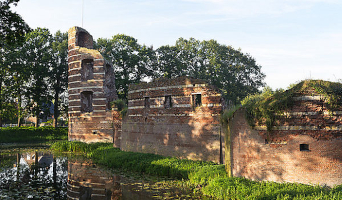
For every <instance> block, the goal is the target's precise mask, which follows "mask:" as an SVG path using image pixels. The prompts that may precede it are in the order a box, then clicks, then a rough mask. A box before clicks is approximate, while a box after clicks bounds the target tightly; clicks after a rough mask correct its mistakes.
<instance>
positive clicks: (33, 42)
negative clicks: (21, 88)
mask: <svg viewBox="0 0 342 200" xmlns="http://www.w3.org/2000/svg"><path fill="white" fill-rule="evenodd" d="M51 43H52V36H51V34H50V32H49V30H47V29H42V28H37V29H35V30H34V31H32V32H30V33H28V34H27V35H26V41H25V42H24V44H23V46H22V47H21V53H22V55H23V56H24V58H25V60H24V63H23V64H24V65H26V66H27V67H28V71H27V73H28V75H29V77H30V80H29V82H28V83H27V85H28V87H27V92H26V94H25V97H26V99H27V101H28V107H29V109H30V111H31V113H32V114H33V115H34V116H36V118H37V120H36V127H37V126H38V122H39V118H40V115H41V114H42V113H43V111H44V110H45V111H46V110H47V109H46V107H47V106H49V101H50V100H51V93H50V92H49V85H48V81H49V75H50V74H49V69H50V67H52V63H51V62H52V55H53V50H52V47H51ZM44 107H45V108H44Z"/></svg>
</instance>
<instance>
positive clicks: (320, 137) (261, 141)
mask: <svg viewBox="0 0 342 200" xmlns="http://www.w3.org/2000/svg"><path fill="white" fill-rule="evenodd" d="M302 103H303V102H302ZM298 108H301V107H300V106H299V107H298ZM294 109H296V108H294ZM292 111H298V110H292ZM298 123H299V124H300V123H302V122H300V121H298V122H296V123H295V122H293V124H295V125H298ZM314 124H315V123H314ZM316 125H317V124H316ZM230 128H231V147H230V148H231V152H232V154H231V163H232V174H233V176H242V177H246V178H248V179H252V180H267V181H276V182H298V183H305V184H320V185H328V186H334V185H338V184H342V138H341V137H339V136H337V135H334V134H331V133H327V132H325V131H321V130H315V131H307V130H283V131H272V132H271V133H269V137H268V138H269V140H268V141H267V143H265V139H266V138H267V134H266V131H257V130H253V129H251V128H250V126H249V125H248V123H247V121H246V119H245V113H244V110H239V111H237V112H236V113H235V115H234V118H233V119H232V120H231V121H230ZM325 134H328V137H325ZM301 144H307V145H309V150H308V151H301V150H300V145H301Z"/></svg>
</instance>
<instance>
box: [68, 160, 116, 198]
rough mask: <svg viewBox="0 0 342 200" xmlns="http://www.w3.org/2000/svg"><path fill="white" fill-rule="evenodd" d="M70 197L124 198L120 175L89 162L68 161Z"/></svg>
mask: <svg viewBox="0 0 342 200" xmlns="http://www.w3.org/2000/svg"><path fill="white" fill-rule="evenodd" d="M67 191H68V192H67V193H68V199H82V200H83V199H85V200H87V199H105V200H114V199H115V200H116V199H122V190H121V186H120V176H117V175H112V174H111V173H109V172H108V171H106V170H103V169H100V168H97V167H95V166H94V165H92V164H91V163H89V162H84V161H83V162H77V161H69V162H68V189H67Z"/></svg>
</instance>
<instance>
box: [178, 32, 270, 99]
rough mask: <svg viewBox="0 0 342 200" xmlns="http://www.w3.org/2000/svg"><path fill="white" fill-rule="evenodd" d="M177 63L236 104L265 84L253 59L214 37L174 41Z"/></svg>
mask: <svg viewBox="0 0 342 200" xmlns="http://www.w3.org/2000/svg"><path fill="white" fill-rule="evenodd" d="M176 47H177V49H178V51H179V52H180V63H182V65H186V66H187V67H188V68H187V71H186V73H187V75H189V76H192V77H194V78H199V79H205V80H208V81H209V83H210V84H212V85H214V86H216V87H217V88H218V89H220V90H221V93H222V94H223V96H224V97H225V99H226V100H228V101H227V102H228V103H229V104H233V105H234V104H237V103H239V102H240V101H241V100H242V99H243V98H244V97H246V96H247V95H248V94H252V93H255V92H257V91H258V88H260V87H262V86H263V85H264V82H263V79H264V78H265V75H264V74H263V73H262V72H261V66H260V65H257V64H256V62H255V60H254V58H252V57H251V56H250V55H249V54H244V53H242V52H241V50H236V49H234V48H233V47H231V46H226V45H222V44H219V43H218V42H217V41H215V40H209V41H206V40H204V41H202V42H200V41H198V40H195V39H193V38H190V40H185V39H183V38H180V39H179V40H177V42H176Z"/></svg>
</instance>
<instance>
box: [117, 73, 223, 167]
mask: <svg viewBox="0 0 342 200" xmlns="http://www.w3.org/2000/svg"><path fill="white" fill-rule="evenodd" d="M221 110H222V106H221V95H220V94H219V93H218V92H217V91H216V90H215V89H214V88H213V87H212V86H210V85H208V84H207V83H206V82H205V81H203V80H198V79H193V78H188V77H179V78H175V79H166V78H161V79H157V80H155V81H153V82H151V83H141V84H137V85H130V88H129V94H128V113H127V115H128V116H126V118H125V119H124V121H123V126H122V135H121V138H122V140H121V149H122V150H124V151H136V152H144V153H155V154H160V155H165V156H177V157H180V158H188V159H196V160H207V161H214V162H220V158H222V156H223V155H222V154H223V153H222V151H221V149H222V143H223V138H222V139H221V136H220V133H221V125H220V120H219V119H220V113H221ZM222 137H223V134H222ZM220 152H221V153H220Z"/></svg>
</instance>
